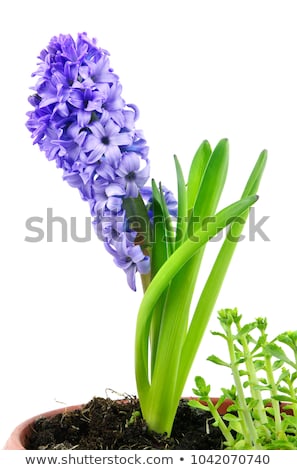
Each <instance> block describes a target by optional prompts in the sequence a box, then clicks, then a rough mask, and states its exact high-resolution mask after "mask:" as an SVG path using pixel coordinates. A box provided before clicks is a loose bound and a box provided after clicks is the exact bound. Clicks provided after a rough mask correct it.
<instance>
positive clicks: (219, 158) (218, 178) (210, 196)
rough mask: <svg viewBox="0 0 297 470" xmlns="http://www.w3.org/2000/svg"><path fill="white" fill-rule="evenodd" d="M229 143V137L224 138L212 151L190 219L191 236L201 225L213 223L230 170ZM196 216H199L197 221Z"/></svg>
mask: <svg viewBox="0 0 297 470" xmlns="http://www.w3.org/2000/svg"><path fill="white" fill-rule="evenodd" d="M228 160H229V144H228V140H227V139H222V140H221V141H220V142H219V143H218V144H217V146H216V147H215V149H214V151H213V152H212V154H211V156H210V158H209V160H208V164H207V167H206V169H205V172H204V175H203V179H202V180H201V184H200V188H199V192H198V193H197V197H196V200H195V204H194V208H193V213H192V216H191V217H190V221H189V224H188V226H189V228H188V231H189V232H190V233H189V236H190V235H191V233H192V232H193V231H194V224H196V229H197V228H199V227H201V226H204V227H205V226H207V225H208V224H211V223H213V215H214V213H215V211H216V209H217V205H218V202H219V199H220V197H221V194H222V191H223V188H224V185H225V181H226V176H227V170H228ZM189 207H190V204H189ZM196 218H199V220H198V221H196Z"/></svg>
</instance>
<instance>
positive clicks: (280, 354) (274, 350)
mask: <svg viewBox="0 0 297 470" xmlns="http://www.w3.org/2000/svg"><path fill="white" fill-rule="evenodd" d="M264 354H267V355H269V356H274V357H276V358H277V359H279V360H281V361H283V362H286V363H287V364H289V365H291V366H293V367H294V363H293V362H292V361H291V360H290V359H289V358H288V356H287V355H286V353H285V351H284V350H283V349H282V348H281V347H280V346H277V344H274V343H268V344H267V345H266V346H265V347H264Z"/></svg>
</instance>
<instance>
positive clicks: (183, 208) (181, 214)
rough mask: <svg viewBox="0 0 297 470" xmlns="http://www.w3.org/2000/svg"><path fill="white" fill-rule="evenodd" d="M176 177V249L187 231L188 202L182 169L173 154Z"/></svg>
mask: <svg viewBox="0 0 297 470" xmlns="http://www.w3.org/2000/svg"><path fill="white" fill-rule="evenodd" d="M174 161H175V168H176V177H177V191H178V198H177V200H178V208H177V225H176V236H175V249H177V248H178V247H179V246H180V245H181V244H182V243H183V240H184V237H185V235H186V231H187V226H188V222H187V216H188V204H187V190H186V185H185V180H184V176H183V171H182V168H181V165H180V163H179V161H178V158H177V156H176V155H175V156H174Z"/></svg>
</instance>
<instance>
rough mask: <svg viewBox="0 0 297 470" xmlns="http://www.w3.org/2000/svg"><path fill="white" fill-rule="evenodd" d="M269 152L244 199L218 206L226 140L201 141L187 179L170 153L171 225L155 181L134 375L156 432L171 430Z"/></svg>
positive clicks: (146, 416) (226, 156) (261, 159)
mask: <svg viewBox="0 0 297 470" xmlns="http://www.w3.org/2000/svg"><path fill="white" fill-rule="evenodd" d="M266 157H267V155H266V151H263V152H262V153H261V155H260V157H259V159H258V161H257V163H256V165H255V167H254V169H253V171H252V173H251V176H250V178H249V180H248V182H247V184H246V187H245V189H244V191H243V194H242V196H241V198H240V199H239V200H238V201H237V202H235V203H233V204H230V205H229V206H227V207H225V208H224V209H222V210H220V211H219V212H217V207H218V204H219V201H220V197H221V194H222V191H223V188H224V185H225V180H226V176H227V169H228V160H229V144H228V141H227V140H226V139H223V140H221V141H220V142H219V143H218V145H217V146H216V147H215V149H214V150H213V151H212V150H211V147H210V145H209V143H208V142H207V141H204V142H203V143H202V144H201V146H200V147H199V149H198V150H197V152H196V154H195V156H194V158H193V161H192V164H191V167H190V172H189V176H188V179H187V182H186V180H185V178H184V175H183V172H182V168H181V165H180V163H179V160H178V159H177V157H175V167H176V175H177V189H178V217H177V220H176V221H175V222H176V223H174V224H173V223H172V221H171V220H170V217H169V216H168V210H167V207H166V204H165V201H164V196H163V191H162V186H161V185H159V186H157V185H156V183H155V182H154V181H153V183H152V187H153V202H152V209H153V226H152V230H151V234H150V246H149V247H148V251H149V252H150V254H151V263H152V264H151V279H150V280H149V282H148V280H147V279H145V282H143V284H144V286H145V294H144V296H143V300H142V302H141V305H140V308H139V312H138V318H137V324H136V338H135V374H136V382H137V389H138V396H139V400H140V405H141V410H142V414H143V417H144V419H145V420H146V422H147V424H148V426H149V428H150V429H152V430H154V431H156V432H159V433H165V432H166V433H167V434H168V435H170V433H171V429H172V425H173V421H174V417H175V414H176V410H177V407H178V403H179V400H180V397H181V395H182V392H183V389H184V385H185V382H186V380H187V377H188V374H189V371H190V368H191V366H192V363H193V360H194V358H195V355H196V353H197V350H198V348H199V345H200V343H201V340H202V337H203V335H204V332H205V329H206V327H207V324H208V321H209V318H210V315H211V313H212V310H213V308H214V305H215V302H216V300H217V297H218V295H219V292H220V289H221V286H222V284H223V281H224V277H225V275H226V272H227V269H228V267H229V264H230V261H231V259H232V256H233V253H234V250H235V247H236V245H237V242H236V241H237V240H238V238H239V237H240V234H241V232H242V230H243V227H244V224H245V221H246V219H247V217H248V214H249V208H250V207H251V205H253V204H254V203H255V202H256V200H257V196H256V193H257V190H258V186H259V184H260V180H261V177H262V173H263V171H264V167H265V163H266ZM239 217H240V220H241V223H238V218H239ZM236 219H237V220H236ZM224 228H226V234H225V240H224V243H223V244H222V246H221V248H220V251H219V253H218V256H217V258H216V260H215V262H214V265H213V266H212V268H211V270H210V272H209V276H208V278H207V281H206V283H205V285H204V287H203V289H202V291H201V294H200V297H199V301H198V303H197V305H196V307H195V305H194V306H193V305H192V297H193V293H194V288H195V285H196V281H197V277H198V274H199V271H200V267H201V263H202V260H203V255H204V251H205V247H206V245H207V243H208V242H209V240H211V239H212V238H213V237H214V236H215V235H217V233H218V232H220V231H222V230H223V229H224ZM231 233H232V237H231V236H230V237H229V236H228V235H229V234H231ZM146 238H147V239H148V238H149V236H147V237H146ZM192 308H193V314H192V315H190V309H192ZM191 313H192V312H191Z"/></svg>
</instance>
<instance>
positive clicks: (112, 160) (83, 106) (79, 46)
mask: <svg viewBox="0 0 297 470" xmlns="http://www.w3.org/2000/svg"><path fill="white" fill-rule="evenodd" d="M32 76H33V77H36V79H37V81H36V84H35V85H34V87H33V88H32V89H33V92H34V94H33V96H30V97H29V103H30V105H31V107H32V109H31V110H30V111H29V112H28V113H27V116H28V120H27V123H26V125H27V128H28V129H29V131H30V132H31V135H32V138H33V143H34V144H37V145H38V146H39V148H40V150H42V151H44V152H45V155H46V157H47V159H48V160H51V161H52V160H54V161H55V162H56V166H57V167H58V168H61V169H62V171H63V179H64V180H65V181H67V183H68V184H69V185H70V186H72V187H74V188H77V189H78V191H79V193H80V196H81V198H82V199H83V200H85V201H87V202H88V203H89V207H90V210H91V214H92V216H93V217H94V221H93V223H94V227H95V228H96V231H97V233H98V237H99V238H100V239H101V240H103V241H104V242H105V247H106V249H107V250H108V251H109V252H110V253H111V254H112V255H113V257H114V259H115V262H116V264H117V265H118V266H119V267H121V268H122V269H123V270H124V271H125V273H126V275H127V280H128V283H129V285H130V287H131V288H132V289H135V274H136V272H140V273H147V272H149V269H150V260H149V258H148V256H146V255H145V254H144V253H143V251H142V249H141V247H140V246H139V245H137V243H136V242H135V240H136V237H137V233H134V232H133V231H132V232H130V231H129V227H128V224H127V221H126V214H125V212H124V210H123V201H124V199H125V198H134V197H137V196H138V195H139V193H140V191H144V189H143V187H144V185H145V184H146V182H147V180H148V178H149V160H148V146H147V143H146V140H145V138H144V136H143V133H142V131H141V130H139V129H136V127H135V122H136V120H137V119H138V115H139V112H138V108H137V107H136V106H135V105H133V104H127V103H126V102H125V101H124V99H123V97H122V86H121V84H120V82H119V77H118V75H116V74H115V73H114V71H113V69H112V68H111V67H110V60H109V53H108V52H107V51H106V50H105V49H102V48H100V47H98V46H97V43H96V40H95V39H89V38H88V37H87V35H86V33H81V34H78V36H77V39H76V40H74V39H73V38H72V37H71V36H70V35H63V34H60V35H59V36H54V37H53V38H52V39H51V40H50V42H49V45H48V46H47V48H45V49H43V50H42V51H41V53H40V55H39V63H38V69H37V71H36V72H35V73H33V74H32ZM149 198H150V196H149V197H148V200H149ZM167 199H168V203H169V204H171V200H170V197H168V196H167Z"/></svg>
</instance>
